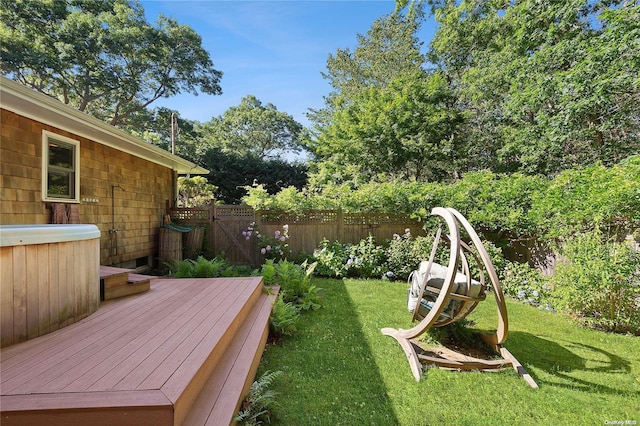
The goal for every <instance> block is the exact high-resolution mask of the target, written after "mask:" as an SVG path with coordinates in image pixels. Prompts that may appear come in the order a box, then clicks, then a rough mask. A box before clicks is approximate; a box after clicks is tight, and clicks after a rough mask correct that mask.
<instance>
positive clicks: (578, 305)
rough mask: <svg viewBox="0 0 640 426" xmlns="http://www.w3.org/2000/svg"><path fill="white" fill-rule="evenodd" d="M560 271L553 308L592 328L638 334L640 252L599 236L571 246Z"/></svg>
mask: <svg viewBox="0 0 640 426" xmlns="http://www.w3.org/2000/svg"><path fill="white" fill-rule="evenodd" d="M560 253H561V255H562V259H563V261H562V262H559V263H558V265H556V273H555V276H554V277H553V282H554V283H555V290H554V302H555V304H556V306H557V307H558V308H559V309H560V310H561V311H563V312H566V313H569V314H570V315H572V316H574V317H575V318H576V319H577V320H578V321H579V322H581V323H583V324H586V325H588V326H591V327H594V328H598V329H602V330H606V331H614V332H630V333H634V334H640V267H639V265H640V252H638V251H637V250H636V249H635V248H634V247H633V246H632V245H630V244H627V243H616V242H604V243H603V241H602V234H601V233H600V232H598V231H593V232H589V233H584V234H580V235H578V236H576V238H575V239H573V240H571V241H567V242H566V243H565V244H564V245H563V246H562V247H561V249H560Z"/></svg>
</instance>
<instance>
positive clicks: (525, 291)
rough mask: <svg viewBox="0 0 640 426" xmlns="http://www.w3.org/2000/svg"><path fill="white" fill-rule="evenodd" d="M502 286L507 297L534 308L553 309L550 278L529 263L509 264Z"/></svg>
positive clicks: (504, 272)
mask: <svg viewBox="0 0 640 426" xmlns="http://www.w3.org/2000/svg"><path fill="white" fill-rule="evenodd" d="M500 284H501V286H502V292H503V293H504V294H506V295H509V296H512V297H514V298H516V299H518V300H520V301H522V302H524V303H527V304H529V305H532V306H539V307H541V308H544V309H547V310H552V309H553V307H552V304H551V286H550V283H549V278H548V277H545V276H544V275H543V274H542V272H541V271H540V270H539V269H536V268H532V267H531V266H529V264H527V263H518V262H508V263H507V266H506V267H505V268H504V270H503V276H502V278H501V280H500Z"/></svg>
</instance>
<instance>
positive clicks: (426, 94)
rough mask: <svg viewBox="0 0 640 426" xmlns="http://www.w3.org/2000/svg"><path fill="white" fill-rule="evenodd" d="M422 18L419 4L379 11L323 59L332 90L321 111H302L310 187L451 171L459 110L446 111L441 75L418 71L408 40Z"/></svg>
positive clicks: (448, 101) (413, 44)
mask: <svg viewBox="0 0 640 426" xmlns="http://www.w3.org/2000/svg"><path fill="white" fill-rule="evenodd" d="M423 18H424V14H423V13H422V9H421V8H420V7H416V8H415V9H413V10H412V12H411V13H407V14H402V13H392V14H390V15H386V16H384V17H382V18H379V19H378V20H376V21H375V22H374V23H373V25H372V27H371V29H370V30H369V31H368V32H367V34H366V35H358V46H357V47H356V48H355V50H354V51H353V52H351V51H350V50H349V49H344V50H342V49H339V50H338V52H337V53H336V55H335V56H333V55H331V56H329V60H328V61H327V73H325V74H323V75H324V77H325V78H326V79H327V80H329V82H330V83H331V86H332V87H333V89H334V91H333V92H331V93H330V94H329V96H328V97H327V98H326V99H325V101H326V106H325V108H324V109H322V110H320V111H314V112H312V114H311V115H310V118H311V119H312V120H313V121H314V126H315V127H314V133H313V136H312V138H310V140H309V141H308V147H309V149H310V150H311V151H312V152H313V153H314V154H315V156H316V159H317V161H316V164H315V166H314V172H313V173H312V176H311V177H310V179H311V181H312V182H313V184H314V185H316V186H321V185H326V184H341V183H345V182H351V186H352V187H357V186H358V185H359V183H358V181H361V180H363V181H369V180H371V179H374V180H378V181H388V180H390V179H391V180H393V179H398V178H400V179H417V180H442V179H444V178H447V177H449V176H451V175H455V174H456V173H457V162H458V158H457V156H458V153H459V152H460V150H459V149H458V147H457V146H456V145H457V144H458V139H457V138H456V137H455V133H456V127H457V125H458V124H459V123H460V122H461V115H460V114H459V113H458V111H456V110H455V109H453V108H451V105H453V103H454V99H453V98H452V91H451V90H450V87H449V83H448V81H447V80H446V78H445V76H444V74H441V73H437V72H436V73H434V72H429V71H426V70H425V69H424V65H425V57H424V55H423V54H422V53H421V52H420V47H421V42H420V41H419V40H418V38H417V37H416V33H417V31H418V30H419V28H420V25H421V22H422V20H423ZM327 171H329V172H327Z"/></svg>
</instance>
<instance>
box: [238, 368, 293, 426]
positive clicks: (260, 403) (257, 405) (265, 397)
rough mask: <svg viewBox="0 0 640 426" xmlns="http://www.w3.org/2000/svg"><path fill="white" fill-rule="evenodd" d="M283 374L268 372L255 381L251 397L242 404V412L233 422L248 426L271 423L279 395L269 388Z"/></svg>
mask: <svg viewBox="0 0 640 426" xmlns="http://www.w3.org/2000/svg"><path fill="white" fill-rule="evenodd" d="M281 374H282V371H273V372H271V371H266V372H265V373H264V374H263V375H262V376H260V378H259V379H258V380H256V381H254V382H253V383H252V384H251V389H250V390H249V395H247V396H246V397H245V399H244V401H243V402H242V405H241V409H240V412H239V413H238V414H237V415H236V417H234V419H233V420H234V421H236V422H238V423H240V424H243V425H247V426H255V425H261V424H262V422H263V421H266V422H267V423H271V418H270V415H271V407H272V406H273V405H274V404H275V397H276V395H277V393H276V392H275V391H274V390H272V389H269V387H270V386H271V384H272V383H273V381H274V379H275V378H276V377H278V376H279V375H281Z"/></svg>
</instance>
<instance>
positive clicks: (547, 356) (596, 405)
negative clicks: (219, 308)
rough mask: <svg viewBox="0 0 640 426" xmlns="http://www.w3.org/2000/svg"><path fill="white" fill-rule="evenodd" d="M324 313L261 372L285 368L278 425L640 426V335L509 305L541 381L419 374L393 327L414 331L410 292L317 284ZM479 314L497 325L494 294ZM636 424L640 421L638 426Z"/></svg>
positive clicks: (515, 333)
mask: <svg viewBox="0 0 640 426" xmlns="http://www.w3.org/2000/svg"><path fill="white" fill-rule="evenodd" d="M313 283H314V284H315V285H316V286H317V287H320V288H322V289H324V293H323V300H322V303H323V307H322V308H321V309H320V310H318V311H315V312H310V313H306V314H303V315H302V318H301V321H300V324H299V327H298V332H297V333H296V335H295V336H293V337H289V338H286V339H285V340H284V341H282V342H280V343H279V344H278V345H277V346H273V345H269V346H268V347H267V350H266V352H265V355H264V357H263V361H262V364H261V366H260V371H259V372H258V375H260V374H261V373H262V372H264V371H266V370H270V371H276V370H281V371H282V372H283V373H284V374H282V375H280V376H279V377H278V378H277V379H276V380H275V381H274V383H273V385H272V387H271V389H273V390H275V391H276V392H277V393H278V396H277V397H276V400H277V403H278V405H277V406H276V407H275V408H274V410H273V414H272V424H278V425H305V426H306V425H365V424H373V425H412V426H414V425H436V424H442V425H489V424H491V425H532V424H535V425H552V424H553V425H603V424H614V423H610V422H614V421H620V422H622V423H620V424H625V422H627V424H640V338H638V337H631V336H622V335H613V334H607V333H603V332H599V331H594V330H588V329H584V328H579V327H577V326H575V325H573V324H572V323H571V322H570V321H569V320H568V319H566V318H564V317H562V316H560V315H558V314H554V313H549V312H544V311H540V310H538V309H536V308H532V307H530V306H526V305H522V304H519V303H517V302H512V301H509V300H508V301H507V308H508V312H509V321H510V326H509V337H508V339H507V341H506V342H505V346H506V347H507V349H509V351H511V353H513V355H514V356H515V357H516V358H518V360H519V361H520V362H521V363H522V364H523V365H524V366H525V368H526V369H527V371H529V373H530V374H531V375H532V376H533V378H534V380H535V381H536V382H537V383H538V385H539V386H540V389H537V390H535V389H532V388H530V387H529V386H528V385H527V384H526V383H525V381H524V380H523V379H522V378H520V377H519V376H518V375H517V374H516V373H515V372H514V371H513V369H512V368H509V369H505V370H503V371H501V372H497V373H496V372H492V373H479V372H454V371H446V370H438V369H435V368H431V369H429V370H428V371H427V372H426V373H425V374H424V376H423V379H422V380H421V381H420V382H416V381H415V380H414V379H413V376H412V375H411V371H410V369H409V364H408V362H407V361H406V359H405V355H404V352H403V351H402V350H401V348H400V345H399V344H398V343H397V342H396V341H395V340H394V339H393V338H391V337H388V336H384V335H382V333H380V329H381V328H383V327H394V328H409V327H410V326H411V322H410V314H409V312H407V311H406V285H405V284H404V283H389V282H384V281H371V280H369V281H359V280H344V281H342V280H330V279H314V281H313ZM488 296H489V297H487V300H486V301H485V302H483V303H481V304H480V306H478V308H477V309H476V310H475V311H474V312H473V313H472V314H471V315H470V316H469V319H472V320H474V321H476V323H477V327H478V328H481V329H482V328H484V329H488V328H491V327H495V324H496V321H497V319H496V305H495V303H494V301H493V296H492V295H491V294H489V295H488ZM633 421H635V422H636V423H633Z"/></svg>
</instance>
